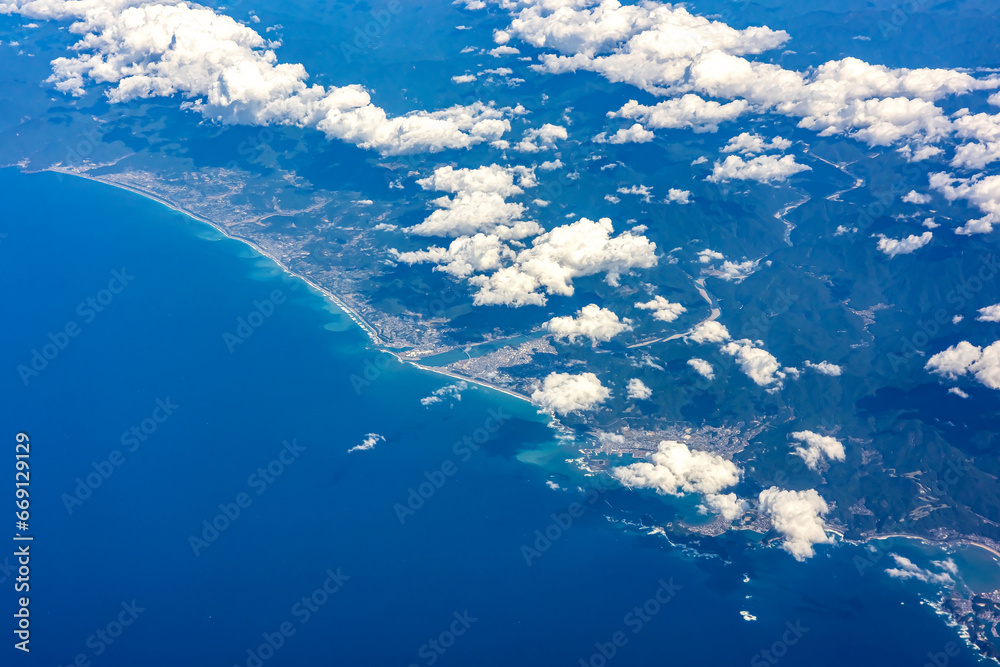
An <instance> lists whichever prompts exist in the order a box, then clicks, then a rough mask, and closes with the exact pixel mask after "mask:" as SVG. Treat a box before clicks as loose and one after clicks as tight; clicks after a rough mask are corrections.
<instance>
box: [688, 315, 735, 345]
mask: <svg viewBox="0 0 1000 667" xmlns="http://www.w3.org/2000/svg"><path fill="white" fill-rule="evenodd" d="M729 338H730V336H729V330H728V329H726V327H725V325H724V324H721V323H719V322H716V321H715V320H712V321H710V322H702V323H701V324H699V325H698V326H696V327H695V328H694V329H692V330H691V333H690V334H688V340H690V341H692V342H694V343H722V342H724V341H727V340H729Z"/></svg>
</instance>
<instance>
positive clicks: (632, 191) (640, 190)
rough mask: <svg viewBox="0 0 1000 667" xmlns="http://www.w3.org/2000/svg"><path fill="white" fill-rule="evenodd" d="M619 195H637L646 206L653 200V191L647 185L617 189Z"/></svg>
mask: <svg viewBox="0 0 1000 667" xmlns="http://www.w3.org/2000/svg"><path fill="white" fill-rule="evenodd" d="M618 194H620V195H638V196H639V197H642V200H643V201H644V202H646V203H647V204H648V203H649V202H650V201H652V199H653V190H652V189H651V188H650V187H649V186H648V185H633V186H630V187H627V188H618Z"/></svg>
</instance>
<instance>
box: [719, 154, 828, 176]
mask: <svg viewBox="0 0 1000 667" xmlns="http://www.w3.org/2000/svg"><path fill="white" fill-rule="evenodd" d="M811 169H812V168H811V167H807V166H806V165H804V164H799V163H798V162H796V161H795V156H793V155H784V156H782V157H780V158H778V157H775V156H773V155H758V156H757V157H755V158H751V159H749V160H744V159H743V158H742V157H740V156H739V155H730V156H729V157H727V158H726V159H725V160H724V161H722V162H718V161H716V163H715V164H714V165H713V166H712V173H711V174H709V175H708V176H707V177H706V178H705V180H707V181H711V182H712V183H723V182H725V181H732V180H740V181H757V182H758V183H781V182H784V181H786V180H788V177H789V176H794V175H795V174H798V173H799V172H802V171H810V170H811Z"/></svg>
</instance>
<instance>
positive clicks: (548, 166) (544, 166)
mask: <svg viewBox="0 0 1000 667" xmlns="http://www.w3.org/2000/svg"><path fill="white" fill-rule="evenodd" d="M562 166H563V163H562V160H546V161H545V162H543V163H541V164H540V165H538V168H539V169H541V170H542V171H552V170H554V169H559V168H561V167H562Z"/></svg>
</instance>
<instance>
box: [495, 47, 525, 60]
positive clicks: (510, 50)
mask: <svg viewBox="0 0 1000 667" xmlns="http://www.w3.org/2000/svg"><path fill="white" fill-rule="evenodd" d="M486 53H488V54H490V55H491V56H493V57H494V58H499V57H500V56H516V55H518V54H519V53H521V52H520V51H519V50H517V49H516V48H514V47H513V46H498V47H496V48H495V49H490V50H489V51H487V52H486Z"/></svg>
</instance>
